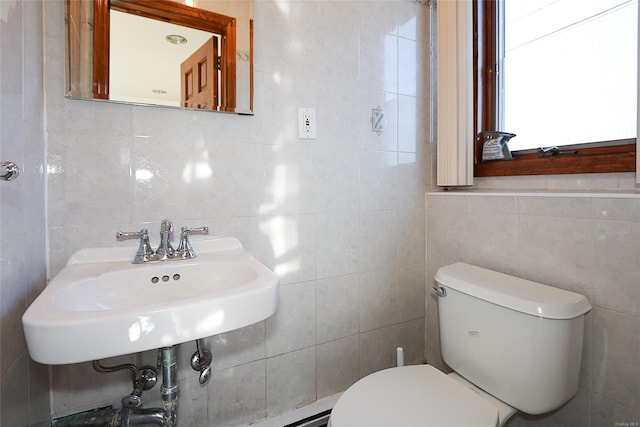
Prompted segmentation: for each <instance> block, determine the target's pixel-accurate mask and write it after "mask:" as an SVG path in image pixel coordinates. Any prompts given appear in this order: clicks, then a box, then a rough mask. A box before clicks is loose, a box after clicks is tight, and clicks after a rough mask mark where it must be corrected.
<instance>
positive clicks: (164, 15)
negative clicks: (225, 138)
mask: <svg viewBox="0 0 640 427" xmlns="http://www.w3.org/2000/svg"><path fill="white" fill-rule="evenodd" d="M70 3H73V2H70ZM111 9H113V10H117V11H120V12H125V13H131V14H134V15H138V16H142V17H145V18H151V19H155V20H158V21H164V22H169V23H171V24H176V25H182V26H185V27H190V28H195V29H197V30H202V31H207V32H210V33H215V34H219V35H220V37H221V50H220V52H221V53H220V55H221V61H220V74H221V79H222V82H223V84H222V86H221V94H220V106H219V107H218V110H219V111H231V112H233V111H235V109H236V19H235V18H233V17H230V16H225V15H220V14H218V13H215V12H211V11H208V10H204V9H197V8H193V7H189V6H185V5H183V4H180V3H176V2H173V1H163V2H159V1H158V0H94V10H93V15H94V21H93V22H94V28H93V32H94V38H93V96H94V98H95V99H109V35H110V34H109V31H110V29H109V22H110V20H109V11H110V10H111Z"/></svg>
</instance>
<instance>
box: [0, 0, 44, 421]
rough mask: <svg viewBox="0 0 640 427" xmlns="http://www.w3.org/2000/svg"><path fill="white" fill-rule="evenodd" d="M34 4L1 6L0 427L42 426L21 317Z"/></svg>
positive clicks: (35, 65) (39, 213)
mask: <svg viewBox="0 0 640 427" xmlns="http://www.w3.org/2000/svg"><path fill="white" fill-rule="evenodd" d="M42 16H43V15H42V4H41V3H40V2H31V1H22V0H8V1H2V2H0V161H13V162H15V163H17V164H18V166H19V168H20V171H21V173H20V175H19V176H18V178H17V179H16V180H15V181H10V182H7V181H0V320H1V322H0V324H1V327H0V425H3V426H5V425H6V426H28V425H33V426H44V425H48V424H47V421H48V418H49V399H48V389H49V373H48V370H47V369H46V367H44V366H42V365H38V364H36V363H34V362H31V360H30V359H29V356H28V354H27V351H26V344H25V341H24V334H23V332H22V323H21V318H22V313H24V310H25V309H26V307H27V305H28V304H29V303H30V302H31V301H32V300H33V299H34V298H35V296H36V295H37V294H38V293H39V291H40V290H42V288H43V287H44V285H45V275H46V252H45V251H46V243H45V242H46V234H45V212H44V211H45V194H44V188H45V187H44V183H45V176H44V147H45V143H44V109H43V97H42V93H43V77H42V55H43V44H42V42H43V31H42Z"/></svg>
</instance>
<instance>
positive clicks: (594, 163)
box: [474, 144, 636, 177]
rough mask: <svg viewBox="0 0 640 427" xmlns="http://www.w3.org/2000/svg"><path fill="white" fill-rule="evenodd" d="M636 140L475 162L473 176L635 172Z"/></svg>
mask: <svg viewBox="0 0 640 427" xmlns="http://www.w3.org/2000/svg"><path fill="white" fill-rule="evenodd" d="M635 170H636V144H624V145H614V146H607V147H592V148H582V149H579V150H578V152H577V154H573V153H571V154H559V155H557V156H550V155H544V156H540V155H539V154H538V153H530V154H520V155H518V154H514V157H513V159H511V160H494V161H489V162H478V161H477V162H476V164H475V167H474V176H476V177H488V176H523V175H557V174H576V173H607V172H635Z"/></svg>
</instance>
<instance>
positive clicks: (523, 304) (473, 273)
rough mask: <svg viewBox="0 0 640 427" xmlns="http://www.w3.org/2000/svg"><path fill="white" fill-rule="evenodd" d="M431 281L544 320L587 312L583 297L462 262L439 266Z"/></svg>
mask: <svg viewBox="0 0 640 427" xmlns="http://www.w3.org/2000/svg"><path fill="white" fill-rule="evenodd" d="M435 279H436V281H437V282H438V283H439V284H441V285H443V286H445V287H448V288H451V289H455V290H456V291H459V292H462V293H465V294H467V295H470V296H473V297H476V298H479V299H482V300H485V301H488V302H491V303H493V304H497V305H500V306H502V307H506V308H509V309H512V310H516V311H519V312H522V313H526V314H530V315H532V316H537V317H543V318H547V319H573V318H574V317H578V316H581V315H583V314H585V313H587V312H588V311H589V310H591V304H589V301H588V300H587V299H586V298H585V297H584V296H583V295H580V294H577V293H575V292H570V291H565V290H563V289H558V288H554V287H552V286H547V285H543V284H541V283H537V282H532V281H530V280H525V279H521V278H518V277H514V276H510V275H508V274H504V273H499V272H497V271H493V270H487V269H486V268H482V267H477V266H475V265H470V264H466V263H463V262H457V263H455V264H451V265H447V266H445V267H441V268H440V269H439V270H438V272H437V273H436V276H435Z"/></svg>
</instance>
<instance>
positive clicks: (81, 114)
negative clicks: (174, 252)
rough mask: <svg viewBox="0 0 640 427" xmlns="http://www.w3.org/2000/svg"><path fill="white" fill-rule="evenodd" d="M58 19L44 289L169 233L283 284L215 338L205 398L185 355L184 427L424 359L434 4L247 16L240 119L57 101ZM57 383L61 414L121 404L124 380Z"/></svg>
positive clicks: (73, 370)
mask: <svg viewBox="0 0 640 427" xmlns="http://www.w3.org/2000/svg"><path fill="white" fill-rule="evenodd" d="M62 4H63V3H62V1H47V2H45V21H46V25H45V33H46V34H45V36H46V39H45V43H46V44H45V46H46V51H45V81H46V105H47V111H48V113H47V132H48V150H47V164H48V176H47V179H48V226H49V228H48V231H49V238H50V245H49V255H50V259H51V264H50V270H51V271H50V276H52V275H54V274H55V273H56V272H58V271H59V270H60V268H61V267H62V265H63V264H64V262H65V261H66V259H67V258H68V257H69V256H70V255H71V253H72V252H73V251H75V250H76V249H79V248H81V247H84V246H111V245H118V244H121V243H116V242H115V240H114V237H113V236H114V233H115V232H116V231H117V230H137V229H140V228H142V227H143V226H144V227H148V228H149V229H150V230H152V231H153V230H156V229H157V227H158V226H159V222H160V221H161V220H162V219H163V218H172V219H173V220H174V223H175V224H176V226H178V227H179V226H182V225H189V226H201V225H208V226H209V227H210V230H211V231H212V232H213V234H217V235H235V236H237V237H238V238H239V239H240V240H241V241H242V242H243V243H244V244H245V245H246V246H247V247H248V249H249V250H250V251H251V252H252V253H253V254H254V255H255V256H256V257H257V258H258V259H260V260H261V261H262V262H263V263H265V264H266V265H267V266H269V267H270V268H272V269H273V270H274V271H275V272H276V273H277V275H278V276H279V277H280V280H281V283H282V286H281V293H280V297H281V300H280V306H279V309H278V311H277V313H276V314H275V315H274V316H273V317H272V318H270V319H268V320H267V321H265V322H261V323H259V324H256V325H254V326H251V327H248V328H244V329H242V330H239V331H236V332H232V333H229V334H224V335H222V336H217V337H212V338H209V339H207V346H208V347H210V349H211V350H212V352H213V366H214V373H213V377H212V379H211V381H210V382H209V384H208V385H207V386H206V387H202V386H200V385H199V384H198V381H197V374H196V373H195V372H194V371H192V370H191V368H190V367H189V366H188V359H189V357H190V356H191V354H192V352H193V351H194V350H195V345H193V344H188V345H187V344H186V345H183V346H180V348H179V364H180V373H179V377H180V380H181V391H182V393H183V394H182V397H181V415H180V416H181V417H182V421H181V422H182V423H184V425H202V426H204V425H216V426H223V425H234V426H237V425H239V424H242V423H246V422H250V421H252V420H256V419H260V418H264V417H266V416H271V415H274V414H277V413H281V412H285V411H288V410H290V409H292V408H295V407H297V406H299V405H302V404H304V403H308V402H312V401H314V400H316V399H317V398H321V397H324V396H327V395H330V394H333V393H335V392H338V391H342V390H344V389H345V388H346V387H347V386H349V385H350V384H351V383H353V382H354V381H355V380H357V379H358V378H360V377H361V376H363V375H365V374H368V373H370V372H372V371H375V370H378V369H381V368H385V367H388V366H392V365H393V364H394V361H395V360H394V357H395V347H396V346H397V345H402V346H404V347H405V350H406V352H407V359H408V361H409V362H411V363H416V362H421V361H422V360H423V358H424V297H425V294H424V292H425V291H424V289H425V288H424V282H425V249H424V248H425V242H424V228H425V223H424V217H425V206H424V191H425V189H426V188H427V185H428V184H429V181H430V173H429V161H430V154H431V153H430V147H429V145H428V143H427V137H428V129H427V126H428V114H427V113H428V110H427V106H428V102H427V99H428V98H429V87H428V83H427V82H428V81H429V79H428V64H426V61H428V59H429V55H428V48H427V47H428V19H427V18H428V9H427V7H426V6H424V5H423V4H421V3H418V2H414V1H409V0H407V1H304V2H300V1H262V0H260V1H257V2H256V3H255V21H256V24H255V44H256V46H255V49H256V58H255V67H256V76H255V85H256V94H255V99H256V108H255V116H254V117H246V116H236V115H221V114H215V113H210V112H209V113H208V112H193V111H178V110H173V109H165V108H153V107H140V106H127V105H114V104H105V103H97V102H88V101H77V100H65V99H64V88H63V69H64V62H63V61H64V51H63V16H62V14H63V7H62ZM378 106H380V107H382V108H384V110H385V111H386V115H387V125H386V129H385V131H384V132H383V133H382V135H377V134H376V133H374V132H372V130H371V124H370V122H369V118H370V116H371V111H372V109H374V108H376V107H378ZM298 107H314V108H316V110H317V122H318V139H317V140H312V141H302V140H299V139H298V138H297V125H296V117H297V108H298ZM152 236H153V239H154V242H153V244H157V240H156V233H155V232H153V233H152ZM122 244H125V243H122ZM128 244H129V245H130V246H131V249H132V255H133V253H134V252H135V249H136V246H135V245H136V243H135V242H131V243H128ZM118 361H134V362H135V361H143V362H145V363H151V364H154V363H155V353H153V352H150V353H145V354H142V355H136V356H135V357H133V356H127V357H122V358H118ZM109 362H113V361H107V363H109ZM52 381H53V382H52V384H53V385H52V392H53V412H54V415H56V416H59V415H64V414H68V413H72V412H77V411H79V410H85V409H89V408H93V407H96V406H99V405H101V404H105V403H112V404H118V402H119V400H120V398H121V397H122V396H124V395H125V394H128V393H129V392H130V385H129V384H128V380H127V375H126V374H122V375H118V374H114V375H111V376H106V377H105V376H104V375H103V376H101V375H99V374H95V373H93V372H92V370H91V368H90V366H89V364H78V365H70V366H60V367H55V368H54V369H53V379H52ZM147 394H148V395H149V398H150V400H149V402H148V403H147V406H150V405H153V404H154V403H156V401H154V399H157V395H158V392H157V390H154V391H152V392H147ZM154 396H155V397H154Z"/></svg>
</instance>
